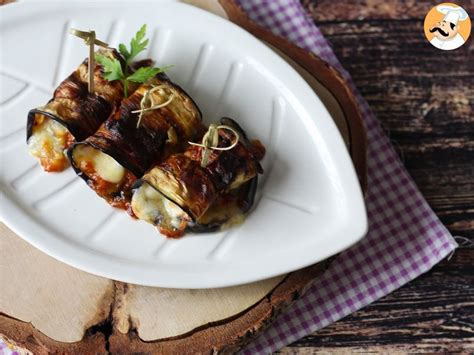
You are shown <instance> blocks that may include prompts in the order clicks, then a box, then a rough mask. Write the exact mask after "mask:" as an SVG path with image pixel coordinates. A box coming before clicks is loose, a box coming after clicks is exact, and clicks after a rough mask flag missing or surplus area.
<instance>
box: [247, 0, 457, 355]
mask: <svg viewBox="0 0 474 355" xmlns="http://www.w3.org/2000/svg"><path fill="white" fill-rule="evenodd" d="M239 2H240V5H241V7H242V8H243V9H244V10H245V11H246V12H247V14H248V15H249V17H250V18H251V19H252V20H254V21H255V22H257V23H259V24H260V25H262V26H265V27H267V28H268V29H270V30H271V31H273V32H274V33H275V34H277V35H280V36H282V37H285V38H287V39H288V40H290V41H292V42H294V43H295V44H297V45H298V46H300V47H303V48H305V49H307V50H310V51H312V52H314V53H316V54H317V55H318V56H320V57H321V58H322V59H324V60H325V61H327V62H328V63H329V64H331V65H332V66H333V67H335V68H336V69H338V70H339V71H340V72H341V74H342V75H343V76H344V78H345V79H346V80H347V81H348V83H349V84H350V86H351V87H352V90H353V91H354V93H355V94H356V96H357V100H358V104H359V106H360V109H361V110H362V113H363V116H364V120H365V126H366V129H367V137H368V191H367V196H366V205H367V213H368V218H369V233H368V234H367V237H365V238H364V239H363V240H362V241H361V242H359V243H358V244H356V245H354V246H353V247H352V248H350V249H349V250H346V251H345V252H343V253H341V254H340V255H339V256H338V257H337V258H336V259H335V260H334V261H333V263H332V264H331V266H330V268H329V270H328V271H327V272H326V273H325V274H324V275H323V276H322V277H321V278H318V279H317V280H316V281H315V282H314V284H313V285H312V287H311V288H310V289H309V290H308V291H307V292H306V293H305V295H304V296H303V297H302V298H301V299H299V300H298V301H297V302H296V303H295V304H294V305H293V306H292V307H290V309H288V310H287V311H286V312H285V313H284V314H282V315H281V316H279V318H277V319H276V321H275V322H274V323H273V324H272V325H271V326H270V327H269V328H268V329H267V330H266V331H265V332H264V333H262V335H260V336H259V337H258V338H256V339H255V341H253V342H252V343H251V344H250V345H249V346H248V347H247V348H246V349H245V350H244V353H246V354H255V353H269V352H271V351H274V350H277V349H280V348H282V347H283V346H285V345H287V344H290V343H292V342H294V341H296V340H298V339H300V338H302V337H304V336H306V335H308V334H310V333H312V332H314V331H317V330H318V329H321V328H323V327H325V326H327V325H328V324H331V323H333V322H335V321H337V320H339V319H341V318H343V317H345V316H347V315H349V314H351V313H353V312H355V311H357V310H358V309H360V308H362V307H364V306H366V305H368V304H370V303H372V302H374V301H375V300H377V299H379V298H381V297H383V296H385V295H387V294H389V293H390V292H392V291H393V290H395V289H397V288H399V287H400V286H402V285H404V284H406V283H407V282H409V281H410V280H413V279H414V278H416V277H417V276H419V275H421V274H422V273H424V272H426V271H428V270H429V269H431V268H432V267H433V265H435V264H436V263H438V262H439V261H441V260H442V259H443V258H444V257H446V256H447V255H448V254H450V253H451V252H452V251H453V250H454V249H455V248H456V247H457V244H456V242H455V241H454V239H453V237H452V236H451V235H450V233H449V232H448V231H447V230H446V228H445V227H444V225H443V224H442V223H441V222H440V221H439V219H438V218H437V217H436V215H435V214H434V213H433V211H432V210H431V208H430V206H429V205H428V203H427V202H426V200H425V199H424V198H423V196H422V195H421V193H420V191H419V190H418V188H417V187H416V185H415V183H414V182H413V180H412V179H411V177H410V176H409V175H408V173H407V171H406V170H405V168H404V167H403V164H402V162H401V161H400V159H399V158H398V156H397V154H396V152H395V150H394V148H393V146H392V144H391V143H390V140H389V139H388V137H387V136H386V135H385V133H384V132H383V130H382V127H381V126H380V123H379V121H378V120H377V118H376V117H375V116H374V114H373V112H372V111H371V109H370V108H369V106H368V104H367V102H366V101H365V100H364V99H363V98H362V96H361V95H360V94H359V93H358V91H357V89H356V88H355V86H354V84H353V82H352V79H351V77H350V75H349V73H348V72H346V71H345V70H344V68H343V67H342V66H341V63H339V61H338V59H337V58H336V56H335V55H334V52H333V51H332V49H331V47H330V45H329V43H328V42H327V40H326V39H325V38H324V36H323V35H322V34H321V32H320V31H319V29H318V28H317V27H316V26H315V25H314V24H313V22H312V20H311V19H310V18H309V16H308V15H307V14H306V13H305V11H304V9H303V8H302V7H301V5H300V3H299V2H298V1H297V0H240V1H239Z"/></svg>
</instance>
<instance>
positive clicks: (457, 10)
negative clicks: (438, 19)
mask: <svg viewBox="0 0 474 355" xmlns="http://www.w3.org/2000/svg"><path fill="white" fill-rule="evenodd" d="M436 10H438V11H439V12H441V13H442V14H444V18H443V20H444V21H446V22H451V23H454V24H455V25H457V24H458V22H459V21H464V20H465V19H467V18H468V15H467V12H466V11H465V10H464V9H463V8H462V7H454V6H451V5H438V6H437V7H436Z"/></svg>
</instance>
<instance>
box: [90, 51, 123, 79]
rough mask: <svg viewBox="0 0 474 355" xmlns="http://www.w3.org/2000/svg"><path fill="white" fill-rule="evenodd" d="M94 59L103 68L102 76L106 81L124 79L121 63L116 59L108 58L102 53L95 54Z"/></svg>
mask: <svg viewBox="0 0 474 355" xmlns="http://www.w3.org/2000/svg"><path fill="white" fill-rule="evenodd" d="M95 60H96V61H97V62H98V63H99V64H101V65H102V67H103V68H104V78H105V79H107V80H108V81H114V80H123V79H125V75H124V74H123V71H122V64H121V63H120V61H119V60H118V59H116V58H109V57H106V56H105V55H102V54H96V55H95Z"/></svg>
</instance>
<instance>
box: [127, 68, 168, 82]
mask: <svg viewBox="0 0 474 355" xmlns="http://www.w3.org/2000/svg"><path fill="white" fill-rule="evenodd" d="M161 72H163V69H161V68H152V67H142V68H139V69H137V71H136V72H135V73H133V74H132V75H130V76H129V77H127V80H129V81H133V82H134V83H144V82H146V81H147V80H148V79H150V78H152V77H154V76H155V75H156V74H158V73H161Z"/></svg>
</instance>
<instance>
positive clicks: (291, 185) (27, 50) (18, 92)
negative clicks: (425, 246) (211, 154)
mask: <svg viewBox="0 0 474 355" xmlns="http://www.w3.org/2000/svg"><path fill="white" fill-rule="evenodd" d="M146 9H147V10H146V11H143V6H140V4H138V3H133V4H131V3H129V4H124V3H118V4H117V3H116V4H115V5H114V6H113V7H111V6H110V3H109V4H107V3H79V4H78V3H55V4H52V3H49V4H48V3H42V4H35V3H24V4H14V5H8V6H6V7H1V8H0V17H1V23H0V35H1V42H0V43H1V44H0V81H1V92H0V105H1V106H0V122H1V126H0V128H1V129H0V143H1V144H0V169H1V173H0V184H1V190H2V196H1V199H2V201H1V209H0V211H1V212H0V214H1V217H2V220H3V221H4V223H6V224H7V225H8V226H9V227H10V228H11V229H13V230H14V231H15V232H16V233H17V234H18V235H20V236H22V237H23V238H24V239H26V240H27V241H28V242H30V243H31V244H33V245H34V246H36V247H37V248H39V249H41V250H42V251H44V252H45V253H47V254H49V255H51V256H53V257H55V258H57V259H59V260H62V261H63V262H66V263H68V264H70V265H73V266H75V267H77V268H80V269H83V270H86V271H88V272H91V273H94V274H98V275H101V276H104V277H108V278H112V279H116V280H121V281H125V282H131V283H137V284H144V285H153V286H161V287H172V288H208V287H224V286H230V285H237V284H242V283H247V282H251V281H257V280H261V279H264V278H268V277H271V276H275V275H278V274H283V273H286V272H290V271H293V270H296V269H299V268H302V267H304V266H307V265H310V264H313V263H316V262H318V261H320V260H323V259H325V258H327V257H329V256H331V255H333V254H335V253H338V252H340V251H342V250H343V249H345V248H347V247H349V246H350V245H352V244H353V243H355V242H357V241H358V240H359V239H360V238H362V237H363V235H364V234H365V232H366V228H367V220H366V214H365V208H364V203H363V198H362V194H361V190H360V187H359V184H358V181H357V178H356V175H355V172H354V168H353V166H352V163H351V160H350V158H349V155H348V153H347V150H346V148H345V146H344V143H343V140H342V138H341V136H340V134H339V132H338V131H337V129H336V126H335V125H334V123H333V121H332V119H331V117H330V115H329V113H328V112H327V111H326V109H325V107H324V106H323V105H322V103H321V101H320V100H319V99H318V97H317V96H316V95H315V94H314V93H313V91H312V90H311V89H310V87H309V86H308V85H307V84H306V82H305V81H304V80H303V79H302V78H301V77H300V76H299V75H298V74H297V73H296V72H295V71H294V70H293V69H292V68H291V67H290V66H289V65H288V64H287V63H286V62H284V61H283V60H282V59H281V58H280V57H279V56H277V55H276V54H275V53H274V52H272V51H271V50H270V49H268V48H267V47H266V46H265V45H263V44H262V43H260V42H259V41H258V40H257V39H255V38H254V37H252V36H251V35H249V34H247V33H246V32H244V31H243V30H241V29H240V28H238V27H237V26H235V25H233V24H231V23H229V22H228V21H226V20H223V19H221V18H218V17H216V16H214V15H211V14H209V13H206V12H204V11H202V10H199V9H196V8H194V7H191V6H188V5H183V4H179V3H174V2H170V3H166V4H164V3H163V2H161V3H158V4H156V3H147V4H146ZM143 23H147V24H148V29H149V31H148V35H149V38H150V40H151V44H150V46H149V50H148V53H146V54H145V55H144V56H150V57H152V58H154V59H155V60H156V61H157V63H158V65H166V64H174V67H173V68H172V69H171V70H170V71H169V72H168V73H169V75H170V77H171V78H172V79H173V80H174V81H176V82H177V83H178V84H180V85H181V86H183V88H185V90H187V91H188V92H189V93H190V95H191V96H192V97H193V98H194V99H195V100H196V102H197V103H198V105H199V106H200V107H201V109H202V111H203V114H204V117H205V120H206V121H207V122H210V121H214V120H217V119H218V118H219V117H220V116H222V115H227V116H230V117H233V118H235V119H237V120H238V122H240V123H241V124H242V126H243V127H244V128H245V129H246V130H247V132H248V133H249V135H250V136H251V137H258V138H260V139H261V140H262V142H263V143H264V145H265V146H266V147H267V155H266V158H265V160H264V162H263V166H264V169H265V174H264V175H263V178H261V179H260V186H259V191H258V193H257V200H256V204H255V206H254V208H253V211H252V212H251V214H250V215H249V217H248V218H247V220H246V221H245V223H244V224H242V225H241V226H238V227H235V228H232V229H230V230H227V231H222V232H217V233H209V234H194V235H193V234H187V235H186V236H185V237H183V238H182V239H179V240H168V239H165V238H164V237H163V236H161V235H159V234H158V233H157V232H156V231H155V229H154V228H153V227H152V226H151V225H149V224H147V223H145V222H140V221H134V220H132V219H131V218H129V217H128V216H127V215H126V214H125V213H124V212H121V211H117V210H114V209H113V208H111V207H109V206H108V205H107V204H106V203H105V202H104V201H103V200H102V199H100V198H99V197H97V196H96V195H95V193H94V192H92V191H91V190H90V189H89V188H88V187H87V186H86V184H85V183H84V181H82V179H79V178H77V177H76V176H75V174H74V173H73V171H72V169H68V170H67V171H65V172H64V173H59V174H47V173H44V172H43V171H42V170H41V168H40V167H39V166H38V164H37V162H36V160H35V159H34V158H32V157H30V156H29V155H28V153H27V146H26V144H25V123H26V116H27V112H28V110H29V109H31V108H33V107H36V106H39V105H42V104H44V103H46V102H47V100H48V99H49V98H50V97H51V95H52V92H53V90H54V87H55V86H56V85H57V84H58V82H60V81H61V80H62V79H64V78H65V77H66V76H67V75H68V74H69V73H70V72H71V71H72V70H73V69H74V68H75V67H76V66H77V65H78V64H79V63H80V62H81V61H82V59H83V58H84V57H85V56H86V55H87V48H86V46H84V44H83V43H82V42H81V41H80V40H79V39H77V38H76V37H73V36H69V35H67V30H68V28H70V27H74V28H80V29H90V28H92V29H95V30H96V32H97V34H98V38H100V39H103V40H106V41H107V42H109V43H110V44H111V45H117V44H118V42H126V43H128V41H129V39H130V38H131V37H132V36H133V34H134V32H135V31H136V30H137V29H138V28H139V27H140V25H141V24H143ZM2 252H8V251H2Z"/></svg>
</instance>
